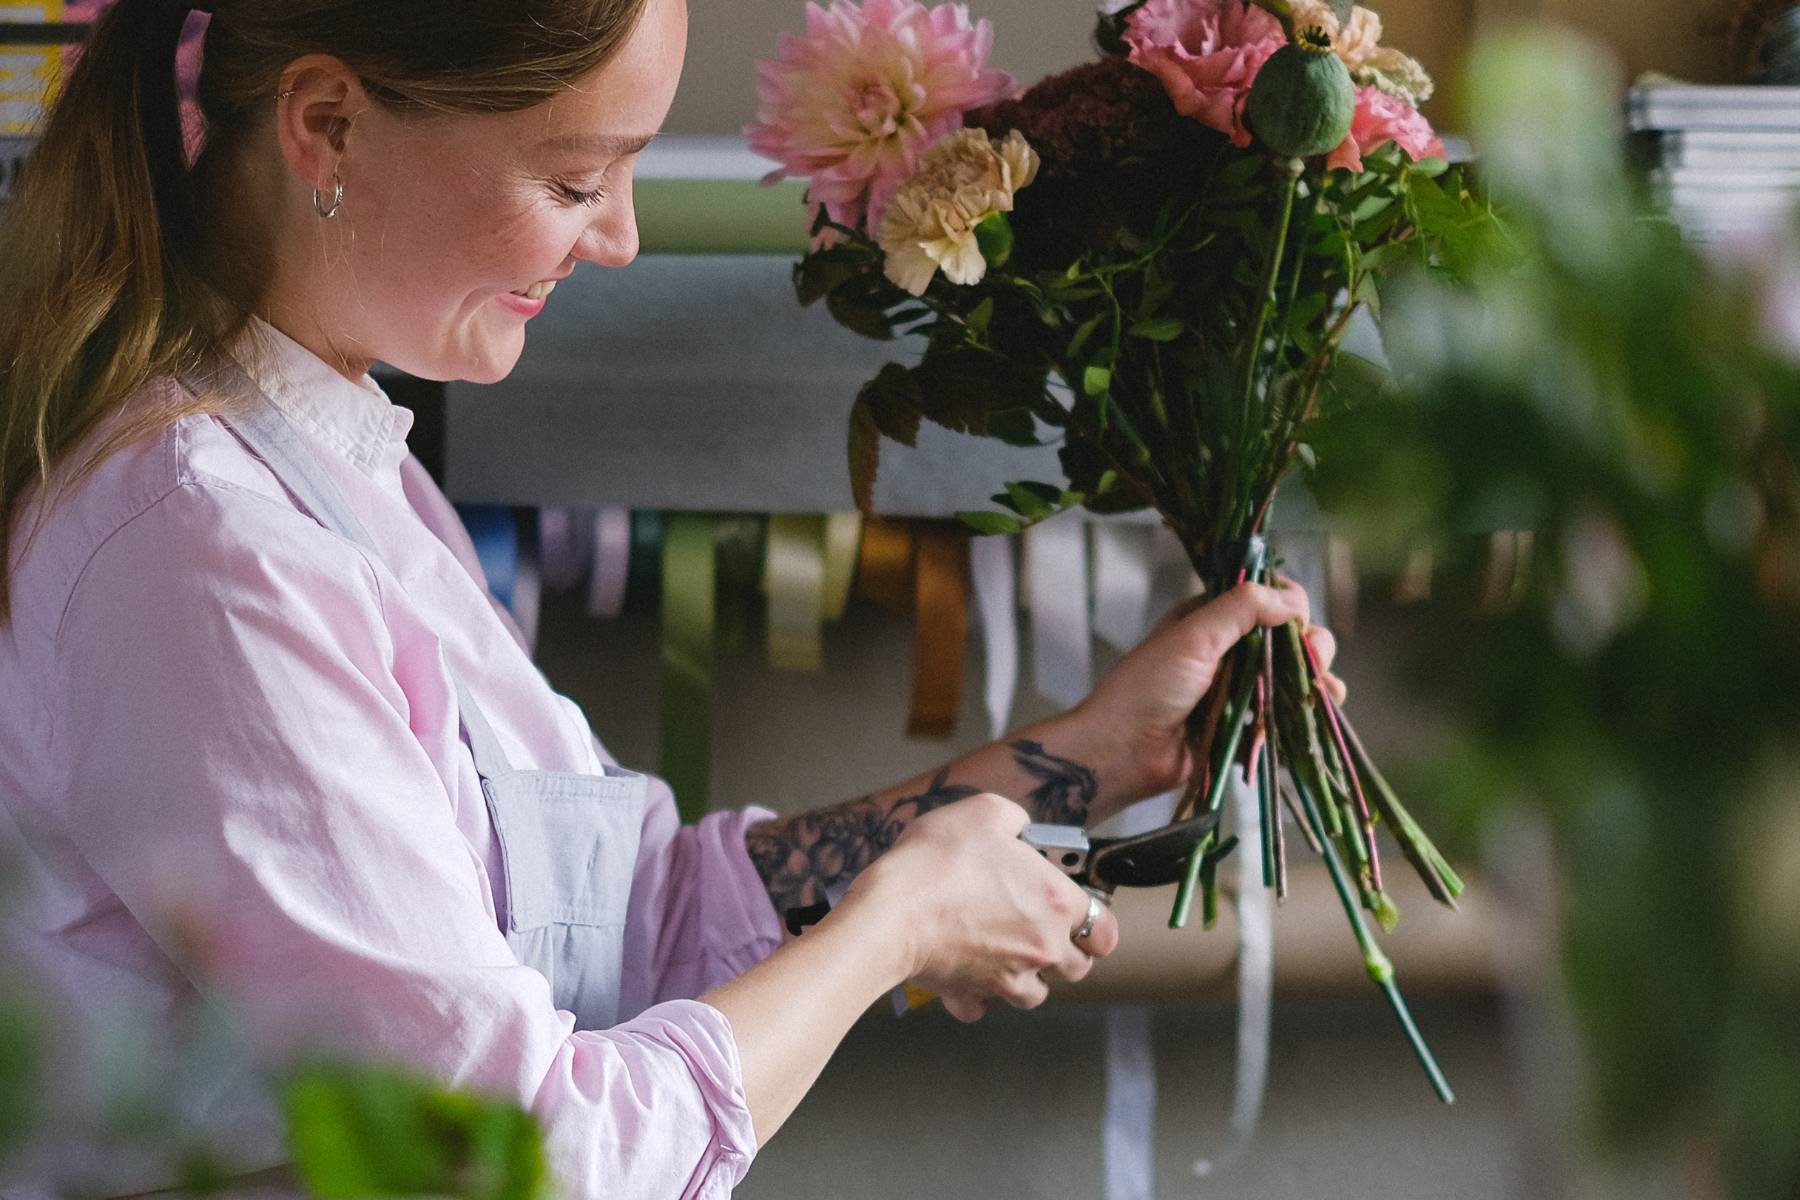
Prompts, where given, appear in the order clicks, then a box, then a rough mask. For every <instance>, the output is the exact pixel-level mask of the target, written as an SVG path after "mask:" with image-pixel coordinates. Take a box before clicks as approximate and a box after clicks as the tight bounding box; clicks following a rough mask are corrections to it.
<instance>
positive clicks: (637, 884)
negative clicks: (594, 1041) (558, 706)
mask: <svg viewBox="0 0 1800 1200" xmlns="http://www.w3.org/2000/svg"><path fill="white" fill-rule="evenodd" d="M774 815H775V814H774V813H773V812H770V811H769V810H768V809H763V808H745V809H739V810H733V811H728V812H716V813H710V814H708V815H707V816H705V817H703V818H702V819H701V820H700V821H699V822H697V823H696V824H693V825H682V824H681V821H680V818H679V817H678V816H677V815H676V811H675V800H674V796H673V794H672V793H671V791H670V789H669V785H668V784H667V783H665V782H663V781H662V780H661V779H655V778H652V779H651V780H650V801H649V803H648V804H647V805H646V806H645V808H644V824H643V835H642V839H641V840H640V842H639V843H638V865H637V873H636V876H635V878H634V879H633V881H632V890H631V907H630V912H629V915H628V916H627V918H626V923H625V975H624V979H623V980H622V981H621V984H622V986H621V990H620V996H619V1000H620V1011H622V1012H637V1011H638V1010H640V1009H643V1008H647V1007H649V1006H650V1005H652V1004H656V1003H658V1002H661V1001H665V1000H670V999H676V998H681V997H689V996H698V995H700V994H701V993H703V992H705V991H707V990H708V989H709V988H713V987H717V986H718V985H719V984H721V983H724V982H725V981H726V980H728V979H734V978H736V977H737V976H739V975H741V974H743V973H744V972H745V971H747V970H749V969H750V968H751V967H753V966H755V965H756V964H757V963H759V962H761V961H762V960H763V959H765V958H767V957H768V956H769V955H770V954H772V953H774V952H775V949H776V948H777V947H778V946H780V945H781V924H780V922H779V920H778V919H777V918H776V915H775V906H774V904H773V903H772V902H771V901H770V899H769V893H768V890H767V888H766V887H765V886H764V883H763V879H762V877H761V876H760V875H758V874H757V872H756V868H755V866H754V865H752V863H751V861H750V853H749V850H748V848H747V847H746V845H745V842H744V831H745V830H746V829H748V828H749V827H750V826H751V825H754V824H757V823H758V822H760V821H766V820H768V819H770V818H772V817H773V816H774Z"/></svg>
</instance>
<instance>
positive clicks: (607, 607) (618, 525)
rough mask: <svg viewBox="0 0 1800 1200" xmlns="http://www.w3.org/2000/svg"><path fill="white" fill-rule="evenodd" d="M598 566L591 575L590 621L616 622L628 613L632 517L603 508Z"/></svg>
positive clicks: (598, 516)
mask: <svg viewBox="0 0 1800 1200" xmlns="http://www.w3.org/2000/svg"><path fill="white" fill-rule="evenodd" d="M593 542H594V563H593V566H592V568H590V570H589V571H588V594H587V611H588V616H590V617H599V618H601V619H603V620H608V621H610V620H613V619H614V618H616V617H617V616H619V614H621V613H623V612H624V611H625V585H626V582H627V581H628V580H629V579H630V577H631V513H630V511H629V510H627V509H623V508H603V509H601V510H600V511H599V512H597V513H595V514H594V519H593Z"/></svg>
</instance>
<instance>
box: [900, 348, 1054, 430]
mask: <svg viewBox="0 0 1800 1200" xmlns="http://www.w3.org/2000/svg"><path fill="white" fill-rule="evenodd" d="M912 378H913V379H914V380H915V381H916V382H917V385H918V397H919V399H918V404H919V410H920V412H921V413H923V414H924V416H925V419H926V420H928V421H934V422H936V423H937V424H939V425H942V426H943V427H944V428H946V429H950V430H954V431H955V432H957V433H972V434H975V435H977V436H980V437H1001V438H1004V439H1005V440H1007V441H1009V442H1017V443H1018V444H1022V445H1032V444H1035V443H1036V441H1037V438H1036V434H1035V427H1031V428H1028V425H1029V423H1030V420H1031V412H1032V409H1033V407H1034V406H1035V405H1036V404H1038V403H1040V402H1041V401H1042V399H1043V395H1044V377H1043V375H1042V374H1039V373H1036V372H1034V371H1032V370H1030V369H1027V368H1025V367H1022V366H1020V365H1019V364H1018V363H1016V362H1013V361H1012V360H1011V359H1007V358H1003V357H1001V356H1000V355H998V354H991V353H989V352H987V351H985V350H981V349H977V348H974V347H970V346H959V347H957V348H956V349H953V350H948V351H940V352H934V353H929V354H927V355H926V356H925V359H924V361H922V362H920V363H919V365H918V366H917V367H915V368H913V372H912Z"/></svg>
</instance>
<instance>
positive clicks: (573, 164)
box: [270, 0, 687, 383]
mask: <svg viewBox="0 0 1800 1200" xmlns="http://www.w3.org/2000/svg"><path fill="white" fill-rule="evenodd" d="M686 43H687V5H686V0H649V4H648V6H647V8H646V10H645V12H644V14H643V17H642V19H641V20H640V22H639V23H638V25H637V27H636V29H635V30H634V31H633V33H632V34H631V36H630V38H629V39H628V40H627V41H626V43H625V44H624V46H623V47H622V49H621V50H620V52H619V53H618V54H617V55H616V56H615V57H614V58H613V59H612V60H611V61H610V62H608V63H606V64H605V65H604V66H602V67H600V68H599V69H598V70H596V71H594V72H593V73H592V74H590V75H589V76H588V77H587V78H586V79H584V80H583V81H582V82H581V83H580V84H579V85H577V86H576V87H574V88H573V89H571V90H570V91H568V92H566V93H564V94H561V95H559V96H557V97H556V98H554V99H552V100H549V101H547V102H545V103H543V104H540V105H538V106H536V107H534V108H531V109H526V110H524V111H520V112H514V113H506V114H500V115H486V114H482V115H457V116H450V117H424V118H421V117H416V116H415V117H410V118H407V117H399V116H396V115H394V114H392V113H390V112H387V111H385V110H383V109H381V108H380V107H379V106H376V105H369V106H367V107H366V108H364V109H363V110H362V111H360V112H357V113H355V114H354V115H353V116H352V119H351V123H350V127H349V132H348V134H347V135H346V136H345V138H344V142H343V155H342V158H341V160H340V161H339V162H338V163H337V164H336V169H337V173H338V176H339V178H341V179H342V180H343V184H344V202H343V206H342V208H341V209H340V210H339V211H338V213H337V215H336V217H335V218H334V219H332V220H331V221H329V222H326V221H321V220H319V218H318V217H317V216H316V215H315V214H313V213H312V212H311V211H310V208H309V209H308V211H307V212H306V213H305V214H304V215H303V216H302V218H301V221H302V223H303V224H304V223H307V222H310V224H311V229H310V231H303V232H302V236H301V237H300V238H298V239H295V243H294V245H295V247H296V249H295V250H290V252H289V253H290V256H292V255H294V254H296V253H297V254H298V255H299V256H301V257H302V259H303V261H302V262H300V263H297V264H294V267H295V269H294V270H291V271H287V272H280V271H278V278H279V277H280V276H281V275H282V274H286V275H288V276H290V277H297V282H299V283H300V286H299V290H300V291H302V292H305V293H311V294H310V295H306V296H304V297H302V296H293V297H291V300H293V301H296V302H299V303H302V304H304V305H305V308H306V309H307V310H310V311H308V312H307V313H306V315H305V316H304V317H302V318H301V320H300V322H298V323H299V324H301V325H303V326H304V325H313V326H315V328H314V329H310V330H307V332H309V333H311V334H312V338H311V339H309V338H308V337H305V336H300V335H299V334H297V333H296V331H295V330H293V329H288V328H287V323H285V322H284V320H283V312H282V311H281V305H280V299H281V297H279V296H273V297H271V299H272V303H271V305H270V316H271V319H272V320H274V322H275V323H276V324H277V325H278V326H281V327H282V328H284V330H286V331H287V332H289V333H290V334H292V335H295V336H297V337H299V340H301V341H302V342H303V343H305V344H308V345H309V347H310V348H312V349H313V350H315V352H317V351H319V350H320V346H319V345H318V344H314V343H315V342H322V343H323V344H324V345H325V346H326V347H328V348H329V351H330V353H329V354H328V355H324V356H325V357H328V359H329V360H330V361H333V362H336V363H340V364H342V365H344V366H345V367H347V368H349V369H350V371H351V373H359V372H360V370H362V369H366V367H367V363H368V362H369V361H371V360H374V361H380V362H384V363H387V364H389V365H391V366H394V367H397V368H399V369H400V370H403V371H405V372H407V373H408V374H411V375H415V376H418V377H420V378H425V379H438V380H448V379H466V380H470V381H473V382H477V383H491V382H493V381H495V380H498V379H501V378H503V377H505V375H506V374H507V373H508V372H509V371H511V370H512V367H513V364H514V363H515V362H517V361H518V357H519V352H520V351H521V350H522V349H523V347H524V344H525V325H526V322H527V321H528V320H529V319H530V317H531V316H532V314H533V313H535V312H536V311H538V310H539V309H541V308H542V307H543V306H544V305H545V304H546V303H549V304H554V303H556V299H555V297H554V296H550V297H547V298H546V297H542V296H540V295H539V293H541V292H542V291H543V289H544V287H545V286H546V285H547V284H549V283H550V282H551V281H554V280H557V279H561V278H563V277H565V276H567V275H568V274H569V273H570V272H571V271H572V270H574V268H575V265H576V263H578V262H580V261H583V260H586V261H589V262H595V263H599V264H601V265H602V266H609V267H622V266H624V265H625V264H627V263H629V262H630V261H631V260H632V259H633V258H634V257H636V255H637V248H638V235H637V218H636V214H635V212H634V211H633V209H632V203H631V182H632V167H633V165H634V163H635V161H636V158H637V152H638V151H639V150H640V149H642V147H643V145H644V143H645V142H647V141H648V140H649V138H650V135H652V134H654V133H655V132H656V130H657V129H658V127H660V126H661V124H662V122H663V119H664V117H665V116H667V114H668V111H669V105H670V103H671V101H672V100H673V99H674V95H675V86H676V83H677V82H678V80H679V79H680V77H681V65H682V60H683V57H684V54H685V50H686ZM326 199H327V201H328V200H329V196H327V197H326ZM528 291H529V292H530V293H531V294H530V295H529V296H527V295H524V294H522V293H526V292H528ZM292 315H298V314H292Z"/></svg>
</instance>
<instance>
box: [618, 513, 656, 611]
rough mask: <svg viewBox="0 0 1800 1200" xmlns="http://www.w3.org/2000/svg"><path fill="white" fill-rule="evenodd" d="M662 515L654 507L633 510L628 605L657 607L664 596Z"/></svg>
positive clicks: (639, 608)
mask: <svg viewBox="0 0 1800 1200" xmlns="http://www.w3.org/2000/svg"><path fill="white" fill-rule="evenodd" d="M662 560H663V515H662V513H660V512H657V511H655V510H654V509H639V510H637V511H635V512H633V513H632V514H631V553H630V556H629V558H628V559H627V560H626V561H627V564H628V565H627V567H626V578H625V608H626V610H627V611H631V612H644V611H654V609H655V605H656V604H657V601H658V600H659V599H660V598H661V596H662Z"/></svg>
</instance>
